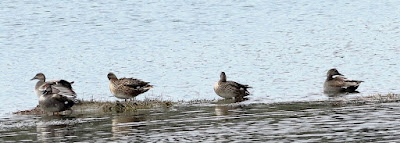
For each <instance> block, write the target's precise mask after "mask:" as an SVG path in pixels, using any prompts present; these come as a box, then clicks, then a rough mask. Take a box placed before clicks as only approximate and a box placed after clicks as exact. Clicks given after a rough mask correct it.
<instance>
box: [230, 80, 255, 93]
mask: <svg viewBox="0 0 400 143" xmlns="http://www.w3.org/2000/svg"><path fill="white" fill-rule="evenodd" d="M225 85H226V88H227V89H231V90H234V89H236V90H239V91H242V93H243V94H244V96H247V95H250V92H249V91H248V90H247V89H248V88H252V87H250V86H249V85H245V84H240V83H237V82H234V81H227V82H226V84H225Z"/></svg>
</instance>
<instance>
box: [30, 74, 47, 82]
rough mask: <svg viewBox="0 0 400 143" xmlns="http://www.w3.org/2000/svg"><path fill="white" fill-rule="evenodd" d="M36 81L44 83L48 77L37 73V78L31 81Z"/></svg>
mask: <svg viewBox="0 0 400 143" xmlns="http://www.w3.org/2000/svg"><path fill="white" fill-rule="evenodd" d="M35 79H38V80H40V81H43V82H44V81H45V80H46V77H45V76H44V74H43V73H37V74H36V75H35V77H33V78H32V79H31V80H35Z"/></svg>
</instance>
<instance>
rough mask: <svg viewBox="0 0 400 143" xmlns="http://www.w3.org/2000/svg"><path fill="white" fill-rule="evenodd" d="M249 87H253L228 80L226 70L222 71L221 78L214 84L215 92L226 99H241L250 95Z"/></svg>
mask: <svg viewBox="0 0 400 143" xmlns="http://www.w3.org/2000/svg"><path fill="white" fill-rule="evenodd" d="M248 88H251V87H250V86H248V85H244V84H240V83H237V82H234V81H226V75H225V72H221V75H220V80H219V81H218V82H216V83H215V84H214V91H215V93H216V94H217V95H218V96H221V97H223V98H226V99H229V98H235V99H236V98H238V99H240V98H243V97H245V96H247V95H250V92H249V91H247V89H248Z"/></svg>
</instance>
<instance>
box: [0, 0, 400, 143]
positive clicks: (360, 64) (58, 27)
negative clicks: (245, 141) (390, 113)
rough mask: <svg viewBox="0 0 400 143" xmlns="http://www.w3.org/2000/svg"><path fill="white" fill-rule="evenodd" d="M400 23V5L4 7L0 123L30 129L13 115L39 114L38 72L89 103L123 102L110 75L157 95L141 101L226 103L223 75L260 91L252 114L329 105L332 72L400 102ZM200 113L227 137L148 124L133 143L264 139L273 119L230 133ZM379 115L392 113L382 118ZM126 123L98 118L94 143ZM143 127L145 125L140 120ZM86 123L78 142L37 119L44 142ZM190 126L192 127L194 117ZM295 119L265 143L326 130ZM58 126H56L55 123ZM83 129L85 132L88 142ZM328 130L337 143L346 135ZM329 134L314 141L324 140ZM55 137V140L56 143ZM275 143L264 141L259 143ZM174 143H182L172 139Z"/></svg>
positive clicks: (10, 3) (124, 2) (123, 1)
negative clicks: (268, 108)
mask: <svg viewBox="0 0 400 143" xmlns="http://www.w3.org/2000/svg"><path fill="white" fill-rule="evenodd" d="M398 13H400V2H398V1H368V2H366V1H357V0H356V1H344V0H339V1H320V2H319V1H311V0H298V1H286V0H277V1H234V0H230V1H229V0H228V1H147V0H146V1H131V0H120V1H118V0H110V1H101V2H96V1H41V0H38V1H24V0H20V1H14V0H4V1H2V2H1V4H0V67H1V68H2V74H0V79H2V81H1V82H0V95H1V96H0V100H2V104H0V118H2V119H3V118H4V119H9V118H13V119H19V118H21V120H23V119H24V118H25V117H15V116H12V115H11V113H12V112H14V111H18V110H26V109H31V108H33V107H35V106H36V105H37V103H38V102H37V98H36V96H34V93H33V88H34V84H35V81H30V80H29V79H31V78H32V77H33V76H34V75H35V74H36V73H38V72H43V73H45V75H46V76H47V78H48V79H50V80H52V79H67V80H70V81H75V84H74V85H73V86H74V89H75V91H76V92H77V93H78V97H79V98H82V99H87V100H88V99H95V100H106V101H114V100H116V99H115V97H113V96H112V95H111V94H110V92H109V89H108V79H107V77H106V75H107V73H108V72H114V73H115V74H116V75H117V76H119V77H135V78H140V79H143V80H146V81H150V82H151V83H152V84H154V85H155V87H154V88H153V89H151V90H150V91H149V92H147V93H145V94H143V95H141V96H139V97H138V99H139V100H141V99H144V98H146V97H147V98H161V99H166V100H175V101H177V100H186V101H188V100H193V99H219V97H218V96H216V95H215V93H214V91H213V89H212V85H213V83H214V82H216V81H217V80H218V79H219V73H220V72H221V71H225V72H226V73H227V76H228V80H235V81H238V82H240V83H244V84H249V85H250V86H252V87H253V88H252V89H251V90H250V92H251V93H252V95H251V97H250V100H249V101H246V102H248V103H274V102H283V101H285V102H286V101H300V100H303V101H311V100H325V99H327V97H326V96H325V95H324V94H323V93H322V83H323V81H324V79H325V73H326V71H327V70H328V69H330V68H332V67H336V68H337V69H338V70H339V71H340V72H341V73H343V74H345V75H346V76H347V77H349V78H353V79H359V80H364V81H365V82H364V83H362V84H361V86H360V88H359V91H360V92H361V93H360V94H355V95H351V96H366V95H371V94H376V93H399V92H400V89H399V86H398V85H399V84H400V82H399V79H400V74H399V70H400V68H399V64H400V48H399V45H400V43H399V42H398V41H399V40H398V39H400V33H399V32H400V28H399V23H400V16H399V14H398ZM185 108H188V109H190V108H189V107H185ZM204 108H205V107H204ZM193 110H194V111H196V113H195V115H196V116H199V117H198V118H199V119H202V118H205V119H204V120H210V123H209V128H218V129H217V130H211V131H208V130H204V129H207V128H208V127H207V126H206V124H207V123H208V122H205V121H204V122H194V123H193V125H191V124H184V125H185V126H186V127H184V128H183V129H181V128H178V129H176V128H175V127H171V128H170V129H164V128H161V129H160V130H161V131H160V130H159V131H157V130H153V129H152V128H149V126H152V125H148V124H149V123H147V122H146V124H145V126H139V125H136V124H128V126H129V127H128V128H130V127H131V129H132V130H133V131H134V132H136V131H140V132H143V130H144V131H145V132H151V133H157V134H147V135H148V136H153V135H154V136H165V137H166V138H168V136H170V135H171V134H172V133H173V134H172V135H177V136H178V135H182V136H192V137H190V138H188V139H195V140H205V139H208V138H207V137H204V138H203V137H202V136H201V135H202V134H203V133H208V134H209V135H211V136H214V139H215V138H220V139H225V138H226V137H225V136H224V135H221V136H219V134H217V133H214V132H212V131H221V130H223V131H226V130H227V129H229V128H230V127H231V126H232V127H235V128H239V127H241V126H244V127H243V128H244V129H246V127H247V126H248V125H247V123H251V124H254V126H249V127H257V126H260V125H268V123H269V122H270V121H269V120H270V117H269V116H267V115H266V116H263V115H262V114H263V113H261V115H251V116H249V118H247V116H245V115H246V114H244V115H243V116H244V117H245V118H246V119H245V120H247V121H248V122H244V123H243V122H239V121H236V120H230V119H227V121H226V122H225V123H224V122H223V121H224V120H225V119H224V120H222V119H221V120H220V119H219V118H214V117H212V118H211V119H209V118H210V117H209V115H210V114H214V113H208V112H207V111H208V110H211V109H209V108H208V107H207V110H204V111H203V110H199V109H197V108H193ZM259 110H261V109H259ZM344 110H347V109H344ZM348 110H350V109H348ZM194 111H193V112H194ZM197 111H198V112H199V113H197ZM235 111H236V110H235ZM239 111H241V110H239ZM244 111H245V112H252V111H251V110H249V111H247V110H244ZM360 112H364V113H366V112H367V111H360ZM379 113H383V114H385V113H386V112H385V110H383V111H382V112H378V113H376V114H379ZM159 114H160V115H162V112H160V113H159ZM368 114H369V113H368ZM370 114H372V113H370ZM374 114H375V112H374ZM185 115H186V114H185ZM202 115H204V117H203V116H202ZM120 116H123V115H113V116H111V115H107V117H102V116H100V117H93V121H95V122H94V123H93V124H99V127H98V128H100V129H106V130H104V132H96V134H97V135H98V136H96V137H98V138H101V137H103V136H104V137H111V135H109V134H110V130H109V128H111V125H102V123H103V122H110V121H114V118H116V119H117V120H118V118H119V117H120ZM258 116H261V117H260V118H261V119H262V120H258V121H252V120H253V119H254V120H257V119H259V118H258ZM134 117H137V118H139V119H138V120H142V117H141V116H140V115H135V116H134ZM146 117H149V116H146ZM150 117H151V116H150ZM162 117H163V118H162V119H159V120H152V121H154V122H156V123H157V122H160V123H159V124H158V125H157V126H161V125H162V124H164V122H163V121H160V120H169V118H174V117H175V116H173V115H165V116H162ZM250 117H257V118H250ZM313 117H315V116H313ZM71 118H74V117H71ZM97 118H100V119H99V120H97ZM103 118H104V119H103ZM143 118H145V117H143ZM229 118H235V117H229ZM321 118H323V117H321ZM78 119H79V120H76V118H74V119H73V121H74V122H75V121H76V122H77V123H76V124H78V125H76V124H75V123H73V124H74V126H72V127H69V126H66V128H71V130H69V129H68V130H65V128H64V127H63V126H59V125H54V127H53V126H52V125H47V122H45V121H44V119H43V118H41V117H38V118H37V120H38V121H40V122H39V123H41V122H43V124H44V125H37V126H38V129H37V130H38V131H40V130H42V128H39V127H41V126H44V127H43V130H46V129H47V128H48V127H47V126H52V127H51V128H58V127H60V128H61V130H60V132H62V133H61V134H63V133H64V131H65V132H66V134H74V133H68V131H72V132H73V131H74V130H76V128H75V127H76V126H81V122H92V118H86V117H85V118H78ZM185 119H188V120H190V119H191V118H188V117H186V116H185ZM290 119H292V118H287V120H288V121H286V122H285V121H283V122H280V124H284V123H287V124H293V125H292V126H287V127H286V128H287V129H281V128H279V130H278V131H279V132H277V133H276V134H275V135H274V134H268V136H265V139H267V138H278V136H279V135H281V134H289V135H290V136H288V137H287V138H280V140H290V139H292V138H295V139H299V138H302V137H303V135H301V134H297V133H296V134H295V133H294V132H291V131H292V130H293V128H299V129H307V127H309V128H316V127H317V126H316V125H309V124H306V123H307V122H311V121H312V120H323V119H318V118H315V119H307V122H306V123H305V124H295V122H297V121H298V120H295V119H297V118H294V119H293V120H290ZM35 120H36V119H35ZM53 120H54V121H57V119H49V121H53ZM62 120H64V119H62ZM127 120H130V119H127ZM143 120H147V119H143ZM380 120H384V119H380ZM231 121H232V122H231ZM182 122H183V121H182ZM184 122H186V121H184ZM213 122H217V123H214V124H213ZM50 123H51V122H50ZM139 123H140V122H139ZM196 123H197V124H199V125H202V126H201V129H200V130H197V129H196V130H195V128H196V125H195V124H196ZM323 123H324V122H323ZM329 123H330V122H326V124H328V126H330V125H331V124H329ZM34 124H38V123H37V122H35V123H34ZM231 124H232V125H231ZM257 124H260V125H257ZM276 125H278V124H276ZM35 126H36V125H35ZM82 126H85V124H82ZM123 126H124V127H125V126H126V125H125V124H123ZM176 126H177V127H179V126H180V124H179V123H177V124H176ZM192 126H193V127H192ZM278 126H279V125H278ZM310 126H311V127H310ZM112 127H113V128H114V126H112ZM273 127H274V126H271V127H268V128H273ZM379 127H382V126H379ZM192 128H194V129H192ZM199 128H200V127H199ZM224 128H226V129H224ZM84 129H85V128H81V127H79V129H78V130H80V132H85V131H84ZM134 129H138V130H134ZM318 129H319V130H322V131H321V132H322V133H323V136H327V138H328V139H329V136H334V135H336V136H339V137H340V136H343V134H347V132H348V130H339V131H338V132H336V131H327V130H324V128H318ZM361 129H363V128H361ZM88 130H90V129H88ZM169 130H173V132H169ZM180 130H189V131H188V132H179V131H180ZM319 130H316V131H312V132H316V133H321V132H320V131H319ZM353 130H354V133H355V134H356V133H358V132H357V131H358V130H360V129H358V128H356V129H354V128H351V131H353ZM57 131H58V130H57ZM57 131H56V132H52V133H50V134H58V132H57ZM99 131H102V130H99ZM175 131H176V132H175ZM245 131H246V130H243V131H242V130H233V131H232V133H231V132H228V133H226V134H228V136H231V137H232V138H233V137H235V136H236V137H241V138H250V137H248V134H243V133H242V132H245ZM341 131H343V132H341ZM134 132H132V133H134ZM27 133H31V130H29V131H27ZM127 133H128V134H129V133H130V131H128V132H127ZM341 133H343V134H341ZM186 134H187V135H186ZM208 134H207V135H208ZM265 134H266V133H264V132H261V133H254V135H255V136H257V135H265ZM195 135H199V136H197V137H194V136H195ZM237 135H240V136H237ZM366 135H368V134H366ZM44 136H46V135H44ZM74 136H76V135H72V136H71V138H72V139H73V138H74ZM88 138H93V137H88ZM232 138H230V139H232ZM307 138H312V136H311V137H307ZM149 139H150V137H149ZM168 139H171V141H172V139H173V137H171V138H168ZM180 139H182V138H180ZM210 139H213V138H210ZM110 140H112V138H110ZM182 140H183V139H182Z"/></svg>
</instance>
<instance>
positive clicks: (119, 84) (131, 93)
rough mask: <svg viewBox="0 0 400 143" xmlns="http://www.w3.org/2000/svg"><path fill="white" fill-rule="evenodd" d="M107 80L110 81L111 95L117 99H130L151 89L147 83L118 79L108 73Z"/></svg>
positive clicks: (133, 79) (130, 79)
mask: <svg viewBox="0 0 400 143" xmlns="http://www.w3.org/2000/svg"><path fill="white" fill-rule="evenodd" d="M107 77H108V80H109V81H110V85H109V87H110V91H111V93H112V94H113V95H114V96H115V97H117V98H119V99H125V101H126V100H127V99H131V98H134V97H136V96H138V95H139V94H142V93H145V92H147V91H148V90H150V89H151V88H153V86H152V85H150V83H149V82H145V81H142V80H139V79H135V78H120V79H118V78H117V76H116V75H115V74H114V73H111V72H110V73H108V75H107Z"/></svg>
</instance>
